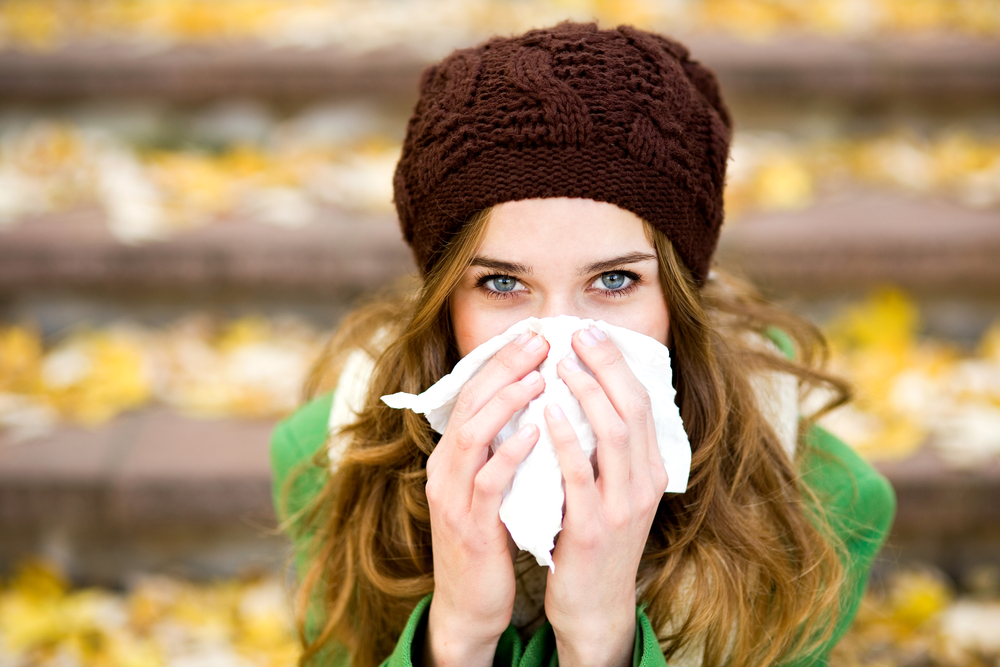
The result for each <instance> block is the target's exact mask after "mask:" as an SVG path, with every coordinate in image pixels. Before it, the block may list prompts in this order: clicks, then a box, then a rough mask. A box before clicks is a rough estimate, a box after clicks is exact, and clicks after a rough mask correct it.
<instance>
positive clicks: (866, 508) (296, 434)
mask: <svg viewBox="0 0 1000 667" xmlns="http://www.w3.org/2000/svg"><path fill="white" fill-rule="evenodd" d="M332 397H333V396H332V394H326V395H324V396H321V397H319V398H316V399H315V400H313V401H312V402H311V403H309V404H308V405H305V406H303V407H302V408H300V409H299V410H298V412H296V413H295V414H293V415H292V416H290V417H289V418H287V419H286V420H284V421H283V422H281V423H280V424H278V426H277V428H276V429H275V431H274V435H273V437H272V440H271V465H272V467H273V470H274V487H273V488H274V494H275V506H276V507H280V505H279V503H278V498H279V496H280V494H282V493H285V494H287V495H285V496H284V498H285V507H286V508H287V509H288V511H289V512H291V513H294V512H296V511H297V510H298V509H300V508H302V507H303V506H305V504H306V503H308V502H309V500H310V499H311V498H313V497H314V496H315V495H316V494H317V493H318V492H319V490H320V489H321V488H322V486H323V482H324V479H325V475H326V471H325V470H323V469H320V468H317V467H316V466H312V465H311V458H312V456H313V455H314V454H315V453H316V452H317V451H318V450H319V449H320V447H322V446H323V445H324V443H325V442H326V439H327V424H328V420H329V416H330V407H331V402H332ZM807 438H808V439H809V442H810V444H811V445H812V447H811V448H810V449H809V454H807V456H806V457H805V460H804V461H803V470H802V474H803V477H804V478H805V481H806V482H807V483H808V484H809V485H810V486H811V487H812V488H814V489H815V490H816V491H817V492H818V493H819V494H820V495H821V496H822V497H825V498H828V499H829V503H830V505H829V507H827V511H828V512H829V516H830V517H831V518H832V523H833V527H834V529H835V530H836V531H837V533H838V534H839V535H840V537H841V538H842V539H843V540H844V543H845V545H846V547H847V552H848V558H847V562H846V563H845V565H846V567H847V581H846V583H845V591H844V598H843V599H844V600H845V606H844V607H842V613H841V615H840V617H839V620H838V622H837V626H836V628H835V629H834V632H833V635H832V637H831V638H830V640H829V641H828V642H827V643H826V645H825V646H824V647H823V649H822V650H821V651H820V652H819V653H818V654H817V655H816V656H814V657H813V658H811V659H808V660H800V661H798V662H797V663H796V664H795V665H794V666H793V665H785V666H783V667H806V665H826V664H827V660H828V657H829V653H830V649H831V648H833V646H834V644H836V643H837V642H838V641H839V640H840V638H841V637H842V636H843V635H844V633H845V632H846V631H847V628H848V627H849V626H850V624H851V621H852V620H853V619H854V616H855V614H856V613H857V609H858V605H859V604H860V602H861V598H862V596H863V595H864V591H865V587H866V585H867V583H868V574H869V571H870V570H871V565H872V562H873V561H874V559H875V555H876V554H877V553H878V551H879V549H880V548H881V547H882V544H883V542H884V541H885V538H886V535H887V534H888V532H889V528H890V526H891V525H892V519H893V516H894V514H895V511H896V498H895V495H894V493H893V491H892V487H891V486H890V485H889V482H888V481H887V480H886V479H885V478H884V477H883V476H882V475H880V474H879V473H878V472H876V471H875V470H874V469H873V468H872V467H871V466H870V465H868V464H867V463H866V462H865V461H863V460H862V459H861V458H860V457H858V455H857V454H855V453H854V452H853V451H852V450H851V449H850V448H849V447H848V446H847V445H845V444H844V443H843V442H841V441H840V440H838V439H837V438H836V437H834V436H833V435H831V434H829V433H827V432H826V431H823V430H822V429H820V428H818V427H813V429H812V430H811V431H810V432H809V433H808V435H807ZM303 467H304V469H303ZM296 469H301V470H302V471H301V472H299V473H298V474H297V475H296V477H295V480H294V481H293V483H292V487H291V488H290V489H287V490H286V489H285V488H284V485H285V483H286V480H287V479H288V476H289V474H290V473H291V472H292V471H294V470H296ZM282 518H284V517H282ZM297 546H301V545H297ZM429 606H430V596H427V597H426V598H424V599H423V600H421V601H420V602H419V603H418V604H417V606H416V608H414V610H413V613H412V614H411V615H410V619H409V622H408V623H407V625H406V629H405V630H404V631H403V634H402V635H401V636H400V638H399V641H398V642H397V644H396V648H395V650H394V651H393V653H392V655H391V656H390V657H389V658H388V659H387V660H386V661H385V663H384V664H385V665H389V666H391V667H397V666H398V667H403V666H404V665H411V664H413V661H412V660H411V657H412V650H413V647H414V638H415V637H417V635H418V634H419V633H420V632H422V630H419V629H420V628H422V624H423V623H425V621H426V615H427V609H428V607H429ZM636 620H637V623H636V633H635V650H634V654H633V660H632V663H633V665H636V666H641V667H653V666H654V665H661V666H665V665H666V661H665V660H664V658H663V654H662V653H661V652H660V648H659V644H658V643H657V640H656V635H655V633H654V632H653V629H652V627H651V625H650V623H649V619H648V618H647V617H646V614H645V613H643V612H642V610H641V609H639V608H637V609H636ZM416 645H417V646H419V645H420V644H419V643H417V644H416ZM332 662H333V663H335V664H338V665H340V664H343V665H346V661H343V662H342V661H340V660H336V659H333V660H332ZM419 662H420V656H417V663H418V664H419ZM557 664H558V659H557V657H556V648H555V636H554V635H553V633H552V627H551V626H550V625H549V624H548V623H546V624H545V625H543V626H542V627H541V628H540V629H539V630H538V631H537V632H536V633H535V634H534V635H533V636H532V637H531V639H530V640H529V641H528V643H527V645H524V644H523V643H522V642H521V639H520V637H519V636H518V633H517V631H516V629H515V628H514V626H510V627H508V628H507V631H506V632H504V634H503V636H502V637H501V638H500V643H499V646H498V647H497V654H496V658H495V660H494V665H503V666H505V667H506V666H507V665H510V666H511V667H514V666H516V667H543V666H551V665H557Z"/></svg>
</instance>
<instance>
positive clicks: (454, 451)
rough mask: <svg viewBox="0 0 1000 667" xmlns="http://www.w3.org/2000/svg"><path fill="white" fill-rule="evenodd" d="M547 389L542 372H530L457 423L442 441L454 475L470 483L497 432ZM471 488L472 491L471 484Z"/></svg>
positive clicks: (483, 461)
mask: <svg viewBox="0 0 1000 667" xmlns="http://www.w3.org/2000/svg"><path fill="white" fill-rule="evenodd" d="M544 388H545V381H544V380H542V376H541V374H540V373H539V372H538V371H531V372H530V373H528V374H527V375H526V376H524V377H523V378H521V379H520V380H518V381H517V382H513V383H511V384H509V385H507V386H506V387H504V388H502V389H501V390H500V391H498V392H497V393H496V395H495V396H493V397H492V398H491V399H490V400H489V402H488V403H487V404H486V405H485V406H484V407H483V408H482V409H481V410H480V411H479V412H478V413H477V414H476V415H475V416H474V417H473V418H472V419H470V420H469V421H467V422H465V423H464V424H460V425H458V426H456V428H455V430H454V431H453V432H452V433H449V437H448V438H445V439H444V440H443V442H444V443H445V444H444V449H445V450H446V451H447V453H448V460H449V463H450V467H451V470H450V472H451V474H452V475H455V476H457V478H458V479H469V480H470V484H471V480H472V477H473V476H474V475H475V474H476V472H477V471H478V470H479V469H480V468H482V467H483V464H484V463H485V461H486V451H487V448H488V447H489V446H490V444H492V443H493V440H494V438H496V436H497V433H499V432H500V430H501V429H502V428H503V427H504V426H505V425H506V424H507V422H509V421H510V420H511V418H512V417H513V416H514V414H515V413H516V412H517V411H518V410H521V409H522V408H524V407H525V406H526V405H527V404H528V402H529V401H531V399H533V398H535V397H536V396H538V395H539V394H540V393H542V390H543V389H544ZM439 449H442V448H441V446H440V445H439V446H438V448H437V449H435V451H438V450H439ZM469 490H470V492H471V487H470V489H469Z"/></svg>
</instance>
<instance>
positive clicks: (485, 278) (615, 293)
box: [476, 269, 642, 299]
mask: <svg viewBox="0 0 1000 667" xmlns="http://www.w3.org/2000/svg"><path fill="white" fill-rule="evenodd" d="M613 273H620V274H622V275H623V276H625V277H626V278H628V279H629V280H630V281H631V282H629V284H628V285H626V286H625V287H621V288H619V289H602V290H597V291H599V292H601V293H602V294H603V295H605V296H609V297H611V298H615V299H617V298H619V297H623V296H627V295H628V294H630V293H631V292H633V291H635V290H636V289H638V288H639V285H641V284H642V276H640V275H639V274H638V273H635V272H634V271H625V270H624V269H621V270H615V271H604V272H603V273H601V274H600V276H597V277H595V278H594V280H597V278H600V277H601V276H606V275H610V274H613ZM494 278H511V279H513V280H517V279H516V278H514V276H508V275H506V274H503V273H484V274H482V275H481V276H479V277H478V278H476V289H478V290H481V291H482V292H483V293H484V294H485V295H486V296H487V298H490V299H509V298H511V297H514V296H516V295H517V293H518V292H520V291H523V290H511V291H509V292H498V291H496V290H492V289H490V288H488V287H486V283H488V282H489V281H490V280H493V279H494ZM594 280H591V281H590V282H591V283H593V282H594Z"/></svg>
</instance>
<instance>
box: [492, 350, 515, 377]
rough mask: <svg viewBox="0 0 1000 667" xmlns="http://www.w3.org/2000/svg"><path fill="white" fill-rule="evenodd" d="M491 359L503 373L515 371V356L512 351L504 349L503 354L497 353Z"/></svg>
mask: <svg viewBox="0 0 1000 667" xmlns="http://www.w3.org/2000/svg"><path fill="white" fill-rule="evenodd" d="M493 359H494V360H495V361H496V362H497V364H498V365H499V366H500V369H501V370H502V371H504V372H505V373H508V374H513V373H515V372H516V371H517V366H518V364H517V357H516V356H515V354H514V353H513V352H507V351H506V350H504V352H503V354H498V355H496V356H495V357H493Z"/></svg>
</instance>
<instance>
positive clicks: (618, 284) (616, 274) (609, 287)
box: [590, 271, 642, 297]
mask: <svg viewBox="0 0 1000 667" xmlns="http://www.w3.org/2000/svg"><path fill="white" fill-rule="evenodd" d="M641 281H642V279H641V278H640V277H639V274H638V273H635V272H633V271H605V272H604V273H602V274H601V275H599V276H597V277H596V278H594V282H592V283H590V289H592V290H595V291H597V292H599V293H601V294H602V295H603V296H609V297H610V296H614V297H618V296H628V295H629V294H631V293H632V291H633V290H635V289H636V288H637V287H639V284H640V282H641Z"/></svg>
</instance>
